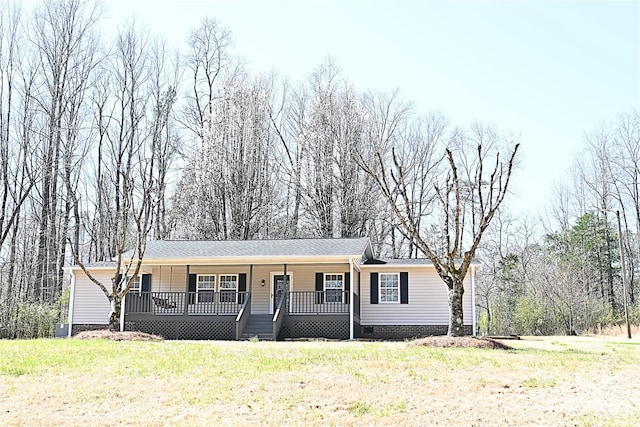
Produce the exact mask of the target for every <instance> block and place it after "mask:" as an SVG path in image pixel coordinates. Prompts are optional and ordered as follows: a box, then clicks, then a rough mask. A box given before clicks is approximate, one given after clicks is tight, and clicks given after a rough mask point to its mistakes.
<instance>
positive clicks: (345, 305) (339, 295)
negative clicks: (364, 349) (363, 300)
mask: <svg viewBox="0 0 640 427" xmlns="http://www.w3.org/2000/svg"><path fill="white" fill-rule="evenodd" d="M349 297H350V292H349V291H333V290H327V291H291V292H289V293H288V299H287V302H286V304H284V305H283V306H282V309H283V311H287V312H288V313H287V314H348V313H349ZM249 298H250V294H249V293H248V292H233V291H222V292H202V291H201V292H142V293H129V294H127V296H126V299H125V313H126V314H154V315H238V314H239V313H240V311H241V310H242V308H243V306H244V307H246V309H245V311H244V312H245V313H246V312H247V311H249V312H250V309H249V306H248V305H247V304H246V303H248V301H249ZM278 302H280V301H278ZM354 303H355V306H354V313H355V314H358V315H359V314H360V298H359V297H358V296H357V295H354ZM287 309H288V310H287ZM243 317H245V316H243ZM241 320H243V319H241Z"/></svg>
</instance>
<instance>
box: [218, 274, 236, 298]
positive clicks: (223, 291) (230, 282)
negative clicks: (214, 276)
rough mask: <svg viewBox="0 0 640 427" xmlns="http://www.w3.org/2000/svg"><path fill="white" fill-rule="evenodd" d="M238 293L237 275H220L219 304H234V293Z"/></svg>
mask: <svg viewBox="0 0 640 427" xmlns="http://www.w3.org/2000/svg"><path fill="white" fill-rule="evenodd" d="M237 291H238V275H237V274H221V275H220V302H236V292H237Z"/></svg>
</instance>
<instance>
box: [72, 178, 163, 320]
mask: <svg viewBox="0 0 640 427" xmlns="http://www.w3.org/2000/svg"><path fill="white" fill-rule="evenodd" d="M124 181H128V182H127V183H126V184H123V182H124ZM134 181H136V179H135V178H133V177H125V178H123V180H121V181H120V185H122V190H121V191H120V192H119V194H120V200H119V201H120V204H119V207H118V211H117V212H114V213H113V214H114V218H115V221H114V222H113V223H112V225H111V227H110V232H111V233H112V236H113V245H114V248H115V254H114V260H115V267H114V271H113V275H112V276H111V283H102V282H101V281H100V280H97V279H96V278H95V277H94V276H93V275H92V274H91V270H90V268H88V267H87V265H86V264H85V263H84V262H83V261H82V259H81V257H80V256H79V255H78V254H77V253H76V252H75V251H74V250H73V245H72V246H71V248H72V254H73V258H74V260H75V262H76V264H77V265H78V266H79V267H80V268H81V269H82V271H83V272H84V273H85V274H86V275H87V277H89V279H90V280H91V281H92V282H93V283H94V284H95V285H96V286H98V287H99V288H100V290H101V291H102V292H103V293H104V295H105V296H106V298H107V299H108V300H109V305H110V311H109V318H108V321H109V328H110V329H111V330H117V329H118V327H119V325H120V314H121V310H122V301H123V299H124V297H125V295H126V294H127V293H128V292H129V290H130V289H131V286H132V285H133V283H134V282H135V280H136V278H137V277H138V274H139V272H140V265H141V264H142V260H143V258H144V252H145V249H146V241H147V235H148V234H149V232H150V230H151V228H150V223H149V222H148V218H149V215H148V211H149V209H150V207H151V208H153V198H152V193H151V189H150V185H149V183H148V182H144V181H143V182H142V183H141V185H140V183H139V184H138V186H136V184H135V182H134ZM69 242H70V240H69ZM132 245H133V248H134V249H133V250H131V247H132Z"/></svg>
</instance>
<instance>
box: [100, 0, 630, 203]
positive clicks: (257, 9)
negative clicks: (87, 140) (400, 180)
mask: <svg viewBox="0 0 640 427" xmlns="http://www.w3.org/2000/svg"><path fill="white" fill-rule="evenodd" d="M105 4H106V6H107V9H108V10H107V15H108V17H109V18H108V20H107V21H106V24H105V25H107V26H110V27H111V28H115V27H116V26H117V25H121V24H122V23H123V22H125V20H126V19H129V18H131V17H132V16H135V18H136V21H137V22H138V23H140V24H142V25H144V26H146V27H148V29H149V31H150V32H151V33H152V34H156V35H159V36H161V37H163V38H165V39H166V40H167V42H168V43H170V44H175V45H176V46H184V45H185V43H186V39H187V35H188V33H189V31H190V30H191V29H192V28H194V27H197V26H198V25H199V23H200V20H201V19H202V18H203V17H214V18H216V19H217V20H218V21H219V22H220V23H221V24H222V25H224V26H226V27H228V28H229V29H230V31H231V33H232V36H233V40H234V46H233V52H234V53H235V54H237V55H239V56H241V57H243V58H244V59H245V62H246V64H247V66H248V68H249V69H250V70H253V71H255V72H270V71H274V70H275V71H277V72H278V73H279V74H281V75H283V76H287V77H288V78H289V80H290V81H292V82H298V81H301V80H303V79H305V78H307V77H308V75H309V74H310V73H311V72H312V71H313V69H314V68H316V67H318V66H319V65H320V64H322V63H323V62H324V61H325V60H326V59H327V58H328V57H331V58H333V60H334V61H335V62H336V63H337V64H338V65H339V66H340V68H341V69H342V71H343V73H344V76H345V78H347V79H348V80H349V81H350V82H351V83H352V84H353V85H354V86H355V88H356V89H357V90H359V91H362V92H365V91H369V90H371V91H379V92H389V91H393V90H398V91H399V94H400V96H401V98H402V99H404V100H407V101H411V102H412V103H413V104H414V108H415V112H416V113H417V114H427V113H429V112H431V111H440V112H442V113H443V114H444V115H445V116H447V117H448V118H449V119H450V121H451V123H452V124H455V125H459V126H467V125H470V124H471V123H473V122H474V121H479V122H482V123H483V124H487V125H493V126H495V127H496V128H497V129H499V131H500V132H502V133H503V134H505V135H508V136H512V137H513V138H514V139H515V140H517V141H519V142H520V143H521V149H522V152H521V154H522V157H521V159H522V163H521V167H520V169H519V170H518V171H517V172H516V175H515V177H514V181H513V187H512V189H513V192H514V196H513V197H512V198H511V200H510V202H509V205H510V207H511V208H512V210H513V211H515V212H519V213H524V214H532V215H535V214H537V213H538V212H540V211H541V210H542V209H543V207H544V206H545V205H546V204H548V203H550V202H551V200H552V193H553V191H552V189H553V187H554V185H555V184H556V183H558V182H562V181H563V180H567V179H568V177H569V174H570V169H571V167H572V165H573V162H574V158H575V155H576V154H577V153H578V152H580V151H581V150H583V147H584V145H583V141H584V135H585V134H586V133H588V132H590V131H592V130H593V129H595V128H596V127H598V126H600V125H603V124H607V123H611V122H612V121H614V120H615V119H616V117H617V116H618V115H619V114H621V113H628V112H631V111H633V110H634V109H640V2H638V1H624V2H616V1H600V2H597V1H588V2H579V1H564V2H560V1H535V2H527V1H500V2H496V1H457V0H453V1H447V2H444V1H440V2H436V1H407V0H405V1H403V0H395V1H374V0H369V1H353V0H352V1H349V0H346V1H345V0H343V1H313V0H307V1H271V0H263V1H242V0H236V1H222V0H219V1H214V0H209V1H204V0H200V1H197V0H183V1H178V0H173V1H167V0H165V1H162V0H160V1H159V0H154V1H142V0H137V1H131V0H129V1H127V0H106V1H105Z"/></svg>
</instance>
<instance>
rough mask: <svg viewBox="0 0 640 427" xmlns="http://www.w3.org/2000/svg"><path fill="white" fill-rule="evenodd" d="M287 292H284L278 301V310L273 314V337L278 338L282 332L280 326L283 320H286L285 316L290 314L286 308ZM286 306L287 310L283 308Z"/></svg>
mask: <svg viewBox="0 0 640 427" xmlns="http://www.w3.org/2000/svg"><path fill="white" fill-rule="evenodd" d="M287 296H288V293H287V292H283V293H282V296H281V297H280V301H278V305H277V306H276V311H275V313H274V314H273V339H274V340H277V339H278V334H279V333H280V328H281V327H282V322H283V321H284V316H286V315H288V314H289V313H287V310H286V301H287ZM283 306H284V307H285V310H284V311H283V310H282V307H283Z"/></svg>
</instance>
